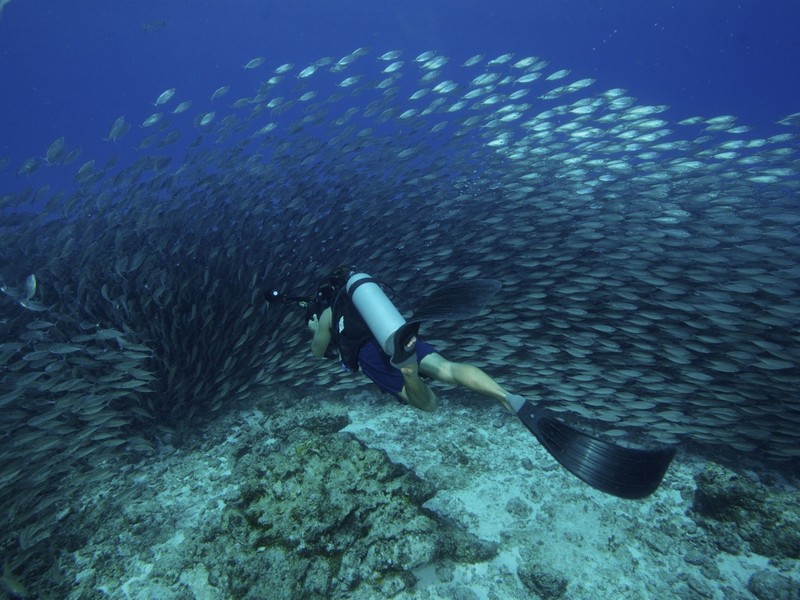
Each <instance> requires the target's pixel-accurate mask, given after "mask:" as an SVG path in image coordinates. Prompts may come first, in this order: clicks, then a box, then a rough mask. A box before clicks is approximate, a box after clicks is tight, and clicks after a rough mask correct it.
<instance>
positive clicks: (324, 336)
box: [308, 307, 332, 358]
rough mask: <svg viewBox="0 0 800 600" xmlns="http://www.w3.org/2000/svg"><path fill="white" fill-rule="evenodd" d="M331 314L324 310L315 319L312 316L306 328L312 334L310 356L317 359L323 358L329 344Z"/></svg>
mask: <svg viewBox="0 0 800 600" xmlns="http://www.w3.org/2000/svg"><path fill="white" fill-rule="evenodd" d="M331 314H332V311H331V309H330V307H329V308H326V309H325V310H323V311H322V314H321V315H320V316H319V319H317V315H314V316H313V317H312V319H311V320H310V321H309V322H308V328H309V329H310V330H311V331H313V332H314V339H313V340H312V341H311V354H313V355H314V356H316V357H317V358H322V357H323V356H325V351H326V350H327V349H328V344H330V343H331Z"/></svg>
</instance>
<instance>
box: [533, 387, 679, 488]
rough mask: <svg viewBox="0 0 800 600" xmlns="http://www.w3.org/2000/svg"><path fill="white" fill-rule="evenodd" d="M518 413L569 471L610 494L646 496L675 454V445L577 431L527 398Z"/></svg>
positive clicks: (657, 484)
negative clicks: (624, 442) (634, 444)
mask: <svg viewBox="0 0 800 600" xmlns="http://www.w3.org/2000/svg"><path fill="white" fill-rule="evenodd" d="M517 416H518V417H519V418H520V419H521V420H522V422H523V423H524V424H525V426H526V427H527V428H528V429H529V430H530V431H531V433H532V434H533V435H535V436H536V439H537V440H539V442H540V443H541V444H542V445H543V446H544V447H545V449H547V451H548V452H549V453H550V454H551V455H552V456H553V458H555V459H556V460H557V461H558V462H559V463H561V465H562V466H563V467H564V468H565V469H567V471H569V472H570V473H572V474H573V475H575V476H576V477H578V478H579V479H581V480H582V481H584V482H586V483H588V484H589V485H590V486H592V487H593V488H596V489H598V490H600V491H602V492H606V493H607V494H611V495H613V496H618V497H620V498H631V499H633V498H644V497H645V496H649V495H650V494H652V493H653V492H654V491H655V490H656V488H658V486H659V484H660V483H661V480H662V479H663V478H664V474H665V473H666V471H667V468H668V467H669V464H670V462H671V461H672V458H673V457H674V456H675V448H670V447H667V448H657V449H651V450H647V449H637V448H628V447H625V446H617V445H616V444H612V443H610V442H606V441H603V440H601V439H598V438H596V437H594V436H592V435H589V434H588V433H584V432H582V431H578V430H577V429H574V428H572V427H570V426H568V425H566V424H565V423H563V422H561V421H559V420H558V419H556V413H553V412H552V411H548V410H546V409H537V408H536V407H535V406H534V405H533V404H532V403H530V402H525V404H523V405H522V407H521V408H520V409H519V412H517Z"/></svg>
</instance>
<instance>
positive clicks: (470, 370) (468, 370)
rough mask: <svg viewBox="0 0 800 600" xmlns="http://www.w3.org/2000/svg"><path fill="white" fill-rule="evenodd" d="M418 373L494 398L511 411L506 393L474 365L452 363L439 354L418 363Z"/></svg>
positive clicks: (428, 356)
mask: <svg viewBox="0 0 800 600" xmlns="http://www.w3.org/2000/svg"><path fill="white" fill-rule="evenodd" d="M419 371H420V373H422V374H423V375H426V376H428V377H432V378H433V379H435V380H436V381H441V382H443V383H450V384H454V385H460V386H462V387H465V388H467V389H468V390H472V391H473V392H478V393H479V394H483V395H484V396H489V397H490V398H494V399H495V400H497V401H499V402H500V403H502V404H503V406H505V407H506V408H508V409H509V410H511V407H510V406H509V405H508V403H507V402H506V396H508V392H507V391H506V390H504V389H503V388H502V386H501V385H500V384H499V383H497V382H496V381H495V380H494V379H492V378H491V377H490V376H489V375H487V374H486V373H485V372H484V371H482V370H481V369H479V368H478V367H476V366H475V365H471V364H468V363H457V362H452V361H449V360H447V359H446V358H444V357H443V356H442V355H441V354H438V353H434V354H428V355H427V356H425V357H424V358H423V359H422V360H421V361H420V363H419Z"/></svg>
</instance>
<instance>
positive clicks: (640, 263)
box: [0, 48, 800, 557]
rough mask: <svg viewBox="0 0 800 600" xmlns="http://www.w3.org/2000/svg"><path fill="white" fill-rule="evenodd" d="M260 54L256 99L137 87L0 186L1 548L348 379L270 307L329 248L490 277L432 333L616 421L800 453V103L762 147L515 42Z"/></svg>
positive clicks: (606, 428) (710, 441) (730, 124)
mask: <svg viewBox="0 0 800 600" xmlns="http://www.w3.org/2000/svg"><path fill="white" fill-rule="evenodd" d="M266 65H267V59H266V58H264V57H256V58H253V59H252V60H249V61H247V60H243V61H242V63H241V66H240V67H237V68H242V69H243V70H244V72H246V73H247V76H248V77H251V78H252V86H251V88H250V89H247V90H245V91H244V92H242V91H241V90H236V86H234V85H228V84H224V83H223V85H220V86H219V87H217V88H216V89H215V90H209V93H208V95H207V96H206V97H205V98H194V99H181V97H180V90H177V89H175V88H170V89H167V90H165V91H163V92H161V93H159V91H158V90H154V93H153V98H154V101H153V105H154V110H153V109H152V107H151V110H150V111H147V112H145V110H146V109H145V110H143V112H142V114H140V115H124V116H120V117H119V118H117V119H116V120H115V121H114V122H113V123H112V124H111V126H110V128H109V131H108V133H107V135H106V139H107V140H108V142H109V149H110V154H109V156H108V157H105V158H94V159H90V160H86V161H85V162H84V163H83V164H82V165H80V166H79V167H77V168H76V167H75V166H74V165H75V164H77V162H76V161H77V160H78V158H79V156H80V154H81V151H80V149H79V148H70V147H69V145H68V143H67V141H66V140H65V139H64V138H63V137H60V138H58V139H56V140H55V141H53V143H52V144H50V146H49V147H48V148H47V149H46V150H44V154H43V156H42V157H33V158H30V159H27V160H24V161H21V162H20V164H19V165H18V168H17V175H18V177H21V178H29V179H30V186H29V187H28V188H27V189H26V190H25V191H23V192H21V193H6V194H4V195H1V196H0V211H2V212H1V213H0V214H2V219H0V234H2V236H3V244H2V254H0V292H1V293H0V306H2V311H0V317H1V318H0V369H2V371H0V422H1V423H2V438H1V439H2V441H0V457H2V460H0V490H2V493H1V494H0V507H2V513H0V514H2V530H3V532H4V533H3V535H4V537H3V540H2V547H3V548H4V550H6V551H9V552H12V553H13V554H14V555H16V556H17V557H24V556H26V555H28V554H30V553H32V552H34V550H35V549H36V548H38V547H40V546H41V544H45V543H47V539H48V537H49V536H50V535H51V534H52V532H53V531H54V530H57V528H58V526H59V523H60V522H61V521H62V520H63V519H66V518H68V516H69V514H70V513H71V511H74V510H75V507H74V506H72V504H71V498H72V497H73V495H74V493H75V492H76V491H77V490H79V489H85V488H86V486H89V485H92V483H96V482H99V481H102V480H104V479H106V478H110V477H114V475H115V473H116V470H117V469H118V468H119V465H120V464H121V463H122V462H124V461H127V460H129V459H131V458H133V459H135V458H136V457H138V456H141V455H143V454H154V453H157V452H158V451H159V448H160V447H161V446H162V444H164V443H166V442H165V440H167V439H168V438H169V437H170V436H173V437H174V436H175V435H180V433H181V432H182V431H185V430H187V429H189V428H192V427H193V426H194V425H195V424H197V423H198V422H199V421H200V420H202V419H205V418H209V416H211V417H213V415H214V414H215V412H216V411H219V410H222V409H224V408H226V407H230V406H235V405H236V403H237V402H239V401H242V400H246V399H252V398H256V397H257V398H261V399H262V400H260V401H261V402H263V403H264V404H265V405H267V406H268V403H269V389H270V388H271V387H274V386H276V385H293V386H300V387H309V386H325V387H327V388H329V389H330V390H332V391H334V392H338V391H343V390H347V389H350V388H353V387H356V386H364V385H365V379H363V378H362V377H361V376H351V375H348V374H346V373H344V372H342V371H341V369H340V367H339V366H338V364H336V361H320V360H318V359H314V358H313V357H311V355H310V352H309V347H308V343H309V341H310V336H309V333H308V331H307V328H306V326H305V323H304V322H303V319H302V315H303V311H302V309H300V308H299V307H298V306H295V305H293V304H291V303H278V302H269V301H268V298H269V297H270V294H271V292H272V291H273V290H277V291H279V292H280V293H285V294H289V295H309V294H310V293H311V292H313V291H314V289H315V286H316V285H317V283H318V282H319V281H320V280H322V279H323V278H324V276H325V275H326V274H327V273H328V271H330V270H331V269H332V268H334V267H336V266H338V265H340V264H352V265H356V266H357V267H358V268H359V269H360V270H363V271H366V272H368V273H370V274H372V275H373V276H375V277H378V278H380V279H381V280H383V281H385V282H386V283H387V284H388V285H389V286H390V287H391V289H392V290H393V292H394V295H393V298H394V300H395V301H396V303H397V304H398V305H399V306H400V308H401V309H402V310H405V311H410V309H413V307H414V305H415V303H417V302H419V301H420V299H422V298H424V297H425V295H426V294H428V293H430V292H431V291H433V290H434V289H436V288H437V287H438V286H441V285H443V284H445V283H448V282H452V281H455V280H458V279H469V278H476V277H491V278H496V279H498V280H500V281H501V282H502V284H503V287H502V289H501V290H500V292H499V293H498V295H497V296H496V297H495V298H494V299H493V301H492V302H491V304H490V305H489V306H488V307H487V309H486V311H485V312H484V313H483V314H482V315H481V317H480V318H478V319H476V320H474V321H473V322H470V323H468V324H465V323H448V322H436V323H426V324H424V325H423V328H422V334H423V335H424V336H425V337H426V338H427V339H429V341H432V342H433V343H434V344H435V345H436V346H437V347H438V348H439V350H440V351H441V352H442V353H443V354H445V355H446V356H448V357H449V358H451V359H454V360H467V361H470V362H473V363H475V364H478V365H480V366H481V367H483V368H484V369H485V370H486V371H488V372H489V373H491V374H493V375H494V376H496V377H497V378H498V379H499V380H500V381H501V382H502V383H503V384H504V385H505V386H506V387H507V388H508V389H510V390H512V391H514V392H517V393H520V394H523V395H528V396H529V397H531V398H535V399H537V400H539V401H542V402H546V403H547V404H548V405H549V406H550V407H551V408H552V409H554V410H558V411H560V412H562V413H563V414H564V418H572V417H578V418H579V419H582V420H583V421H584V422H588V423H593V424H594V425H595V426H597V429H598V430H599V431H602V432H604V435H606V436H607V437H610V438H617V439H618V440H620V441H624V440H625V439H630V440H647V443H650V444H652V443H656V444H673V443H681V444H684V445H685V447H690V446H691V445H694V446H695V447H697V448H703V449H707V450H709V449H710V450H714V451H716V452H718V453H720V454H723V455H727V456H736V455H739V454H741V453H747V454H748V455H750V456H753V457H756V456H757V457H758V458H759V459H760V460H769V461H774V462H776V463H781V464H783V465H796V464H797V460H798V457H800V394H798V390H800V244H798V239H800V211H798V205H797V199H798V197H800V196H799V195H798V192H799V191H800V178H798V164H800V163H799V162H798V157H797V150H798V145H797V140H798V126H800V113H798V114H794V115H789V116H787V117H786V118H784V119H781V121H780V122H779V123H778V124H776V128H779V130H777V131H776V132H775V133H772V134H771V135H769V136H764V137H756V136H753V134H752V132H751V131H750V130H749V128H748V127H747V126H745V125H742V124H738V123H737V121H736V118H735V117H733V116H727V115H725V116H712V117H700V116H698V117H692V118H688V119H682V120H679V121H678V122H672V121H670V120H669V118H668V115H667V113H668V109H667V107H666V106H652V105H643V104H638V103H637V102H636V99H635V98H634V97H633V96H632V95H630V94H629V93H628V92H626V91H625V90H622V89H610V90H598V84H597V83H596V82H595V81H594V80H592V79H588V78H580V77H574V76H571V72H570V71H569V70H568V69H555V68H550V67H549V65H548V63H547V61H546V60H543V59H541V58H538V57H532V56H531V57H516V56H514V55H512V54H505V55H502V56H497V57H484V56H481V55H476V56H473V57H471V58H468V59H466V60H460V61H454V60H453V61H451V60H449V59H448V57H446V56H443V55H441V54H438V53H436V52H433V51H430V52H424V53H422V54H419V55H414V54H409V53H406V52H402V51H399V50H396V51H388V52H385V53H382V54H375V53H372V52H370V51H369V50H367V49H365V48H359V49H357V50H356V51H354V52H352V53H351V54H348V55H346V56H344V57H341V58H334V57H327V58H322V59H320V60H318V61H316V62H314V63H313V64H310V65H307V66H295V65H291V64H283V65H280V66H277V67H276V68H274V69H269V67H267V66H266ZM238 94H243V95H241V96H238ZM179 100H180V101H179ZM143 108H144V107H143ZM131 140H132V141H131ZM123 144H127V145H126V148H128V149H129V150H130V151H131V152H133V151H134V149H135V152H137V153H138V155H137V156H138V158H137V159H136V160H133V161H128V162H124V161H120V160H119V159H118V158H117V156H116V154H114V152H115V151H116V149H117V148H119V147H121V146H122V145H123ZM10 162H11V161H10V159H3V160H2V161H0V170H2V169H4V168H6V167H7V166H8V165H9V164H10ZM48 169H70V170H72V171H74V176H73V178H74V188H73V189H54V188H53V187H51V185H49V184H48V183H47V171H48ZM450 393H456V392H450ZM458 393H461V392H458ZM387 401H389V400H388V399H387ZM298 410H302V407H301V406H298ZM488 410H489V409H488V408H487V411H488ZM487 418H489V417H488V415H487ZM532 443H535V442H534V441H533V440H532Z"/></svg>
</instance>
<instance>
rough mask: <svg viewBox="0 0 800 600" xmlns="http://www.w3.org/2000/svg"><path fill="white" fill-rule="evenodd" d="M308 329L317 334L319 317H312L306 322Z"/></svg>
mask: <svg viewBox="0 0 800 600" xmlns="http://www.w3.org/2000/svg"><path fill="white" fill-rule="evenodd" d="M308 329H309V330H310V331H311V333H313V334H316V333H317V330H318V329H319V317H317V315H314V316H313V317H311V318H310V319H309V320H308Z"/></svg>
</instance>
